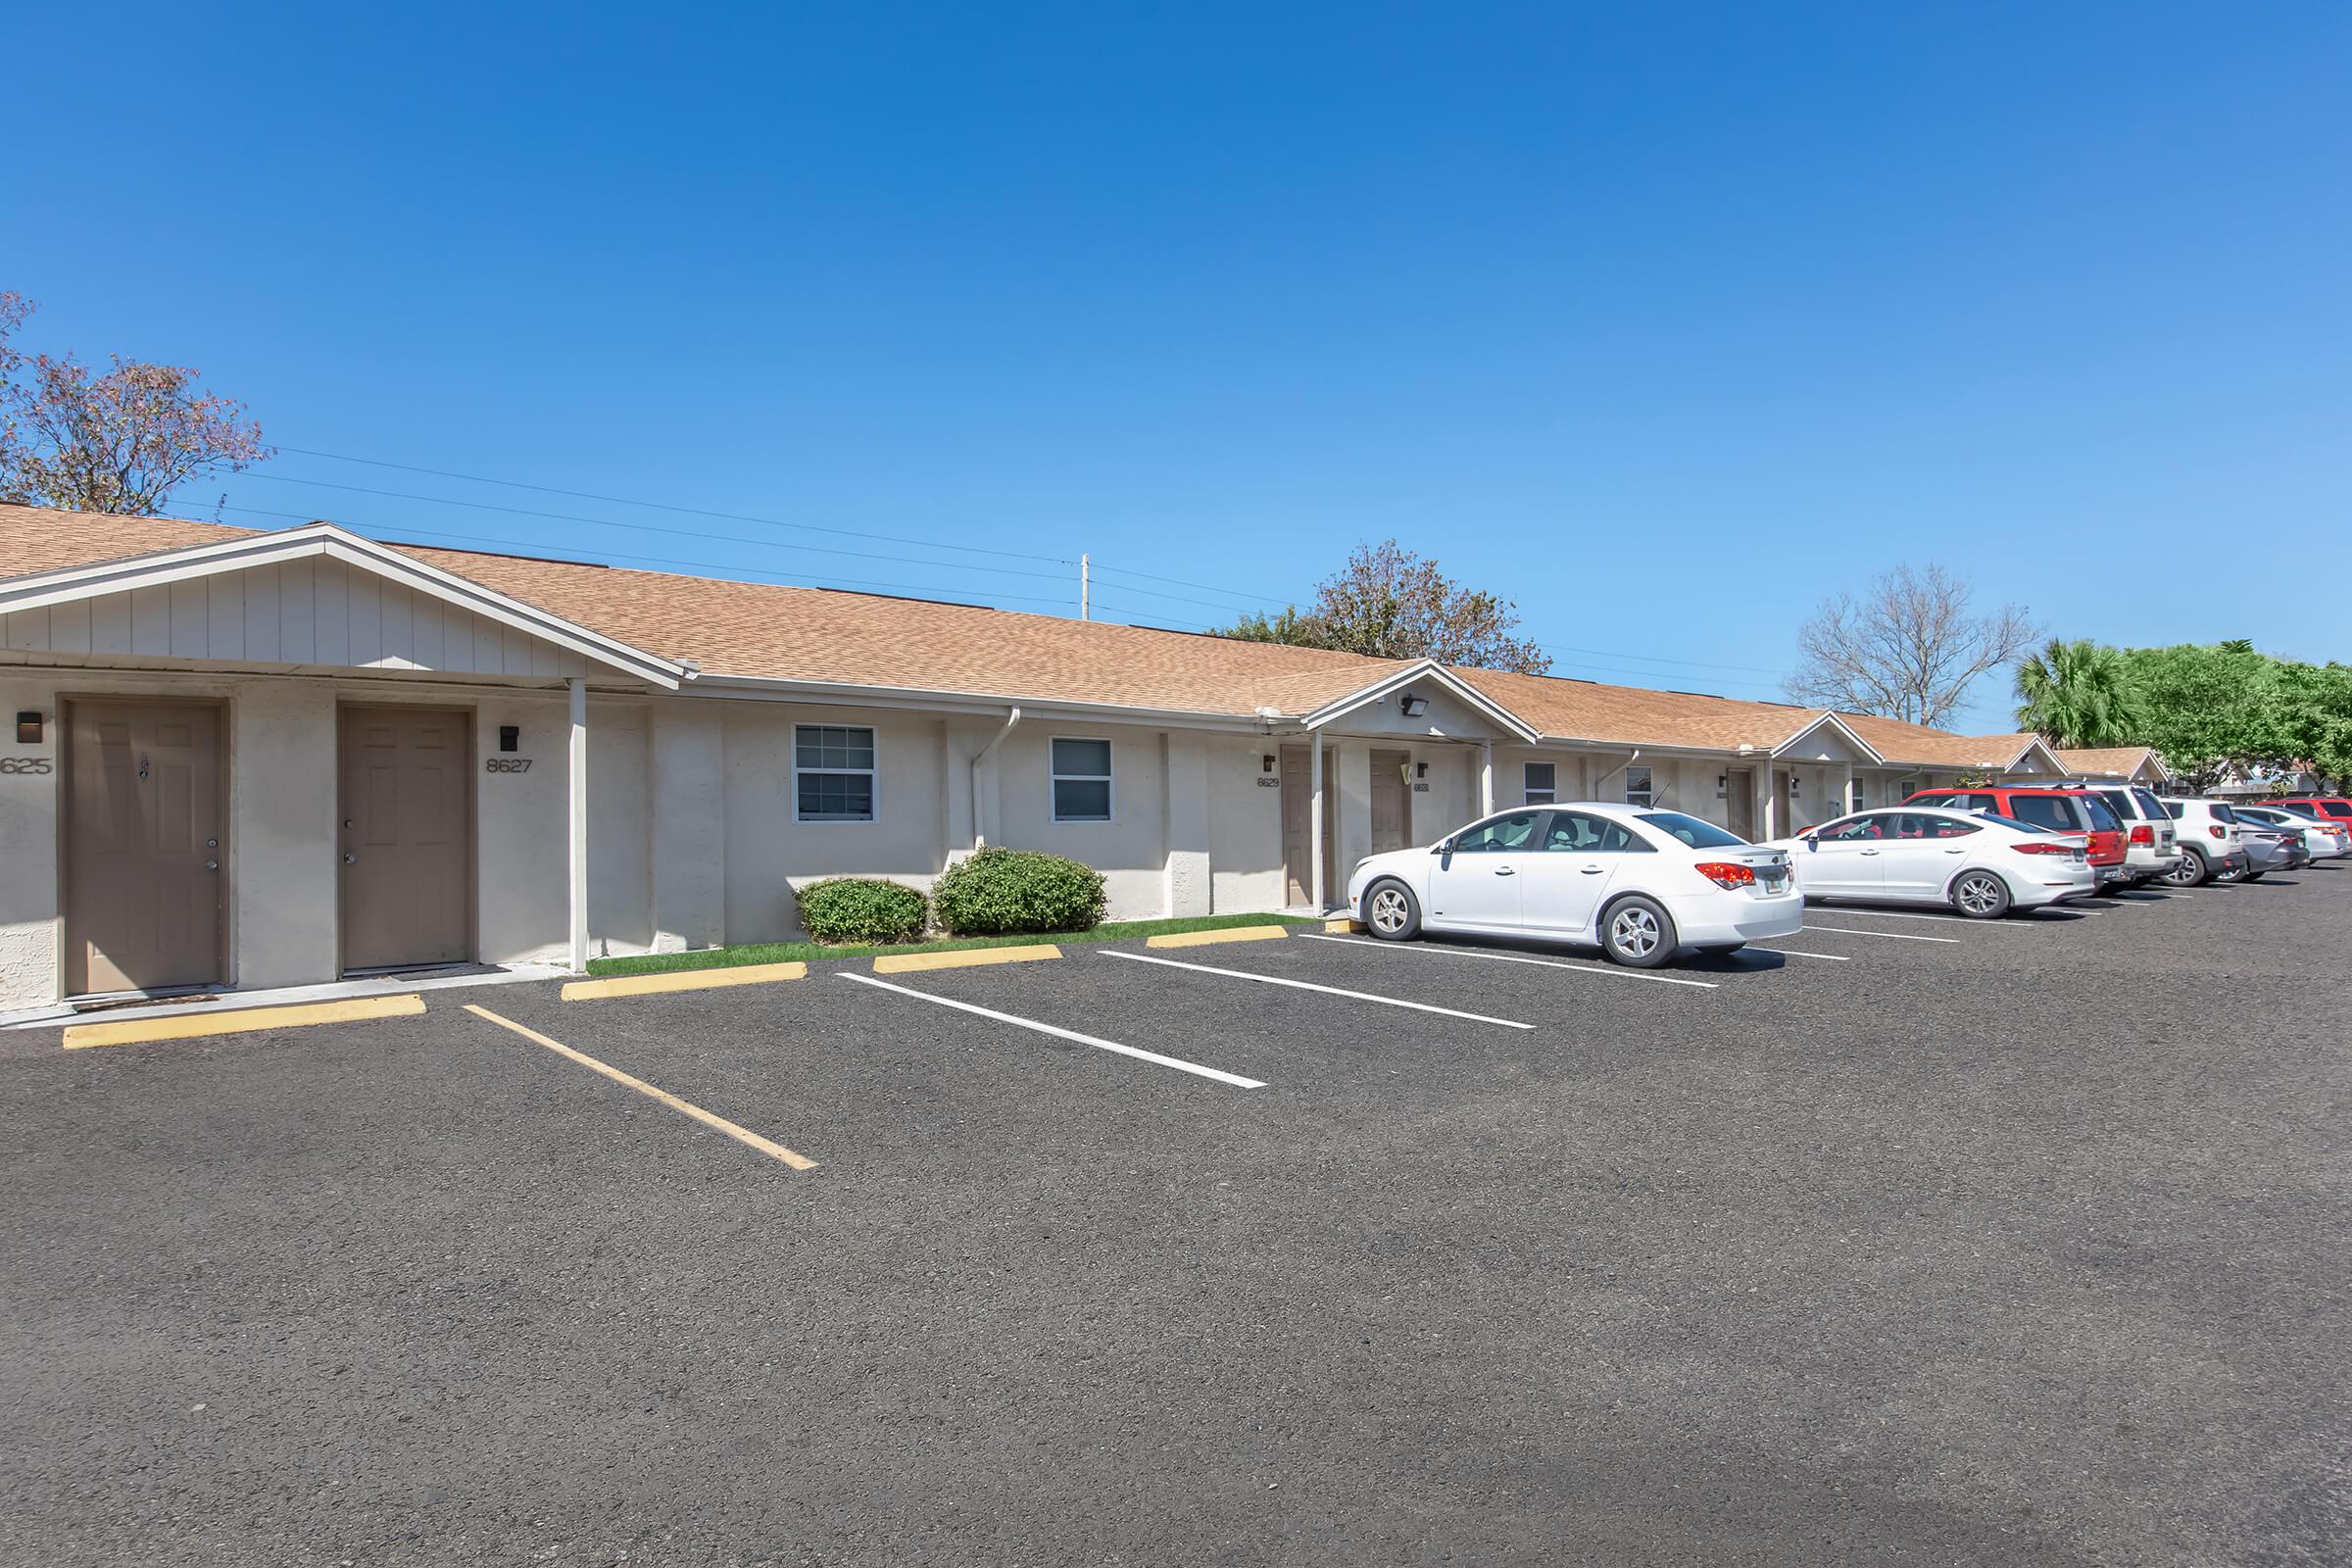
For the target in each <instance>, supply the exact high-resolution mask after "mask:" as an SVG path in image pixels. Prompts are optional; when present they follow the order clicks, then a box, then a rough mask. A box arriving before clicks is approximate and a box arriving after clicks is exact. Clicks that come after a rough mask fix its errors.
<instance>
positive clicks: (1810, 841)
mask: <svg viewBox="0 0 2352 1568" xmlns="http://www.w3.org/2000/svg"><path fill="white" fill-rule="evenodd" d="M1805 848H1806V849H1808V850H1818V849H1820V848H1821V835H1820V834H1818V833H1808V834H1806V835H1805Z"/></svg>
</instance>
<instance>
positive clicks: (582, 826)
mask: <svg viewBox="0 0 2352 1568" xmlns="http://www.w3.org/2000/svg"><path fill="white" fill-rule="evenodd" d="M565 684H566V685H568V686H569V687H570V688H571V745H570V766H571V776H570V778H569V780H568V781H567V782H568V784H569V786H570V790H569V795H570V799H569V801H568V803H567V804H568V816H569V822H568V826H569V828H570V841H569V842H570V848H569V854H568V855H567V856H566V860H567V861H568V867H569V870H570V872H571V887H570V893H571V972H572V973H573V974H585V973H587V972H588V682H587V681H586V680H584V679H582V678H581V677H580V676H577V675H574V676H571V677H570V678H569V680H567V681H566V682H565Z"/></svg>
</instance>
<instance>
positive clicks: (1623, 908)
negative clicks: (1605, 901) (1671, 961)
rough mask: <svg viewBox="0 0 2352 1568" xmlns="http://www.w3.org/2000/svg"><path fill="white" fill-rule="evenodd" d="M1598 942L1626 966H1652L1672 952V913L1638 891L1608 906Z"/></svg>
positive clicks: (1673, 937) (1648, 967) (1636, 967)
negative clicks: (1641, 895) (1636, 893)
mask: <svg viewBox="0 0 2352 1568" xmlns="http://www.w3.org/2000/svg"><path fill="white" fill-rule="evenodd" d="M1600 946H1601V951H1602V952H1603V953H1606V954H1607V955H1608V956H1609V957H1610V958H1611V959H1613V960H1615V961H1616V962H1618V963H1622V964H1624V965H1625V966H1626V967H1627V968H1629V969H1655V968H1656V967H1658V966H1659V965H1660V964H1662V963H1664V962H1665V961H1666V960H1667V959H1668V958H1671V957H1673V956H1674V948H1675V936H1674V916H1673V915H1671V914H1668V913H1667V912H1666V907H1665V906H1664V905H1662V904H1660V903H1658V902H1657V901H1656V900H1655V899H1646V898H1642V897H1640V896H1639V895H1637V896H1636V897H1634V898H1630V899H1627V900H1625V901H1623V902H1622V903H1619V904H1615V905H1612V906H1610V907H1609V915H1608V920H1607V922H1606V923H1605V924H1604V925H1603V926H1602V927H1601V934H1600Z"/></svg>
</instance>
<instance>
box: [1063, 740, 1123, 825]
mask: <svg viewBox="0 0 2352 1568" xmlns="http://www.w3.org/2000/svg"><path fill="white" fill-rule="evenodd" d="M1109 820H1110V742H1108V741H1090V740H1064V739H1061V738H1060V737H1058V736H1057V737H1055V739H1054V821H1056V822H1107V821H1109Z"/></svg>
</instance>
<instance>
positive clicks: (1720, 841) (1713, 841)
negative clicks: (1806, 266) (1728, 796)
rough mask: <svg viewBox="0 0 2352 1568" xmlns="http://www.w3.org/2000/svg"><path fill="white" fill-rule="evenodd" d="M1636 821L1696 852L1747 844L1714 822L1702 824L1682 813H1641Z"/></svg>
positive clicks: (1636, 816)
mask: <svg viewBox="0 0 2352 1568" xmlns="http://www.w3.org/2000/svg"><path fill="white" fill-rule="evenodd" d="M1634 820H1635V821H1637V822H1647V823H1648V824H1649V825H1650V826H1651V827H1654V828H1656V829H1658V830H1659V831H1660V832H1662V833H1668V834H1671V835H1672V836H1674V837H1675V838H1678V839H1681V840H1682V841H1683V842H1684V843H1685V844H1688V845H1690V846H1691V848H1692V849H1694V850H1728V849H1732V848H1734V847H1735V846H1738V845H1742V844H1745V843H1746V842H1747V840H1745V839H1743V838H1741V837H1740V835H1739V834H1737V833H1730V832H1726V831H1725V830H1724V829H1722V828H1719V827H1717V826H1716V825H1715V824H1714V823H1712V822H1702V821H1700V820H1699V819H1698V818H1697V817H1695V816H1685V815H1684V814H1683V813H1682V812H1680V811H1640V812H1637V813H1635V816H1634Z"/></svg>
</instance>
